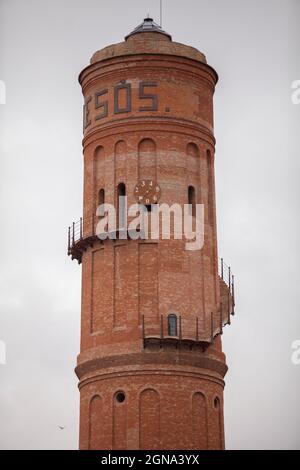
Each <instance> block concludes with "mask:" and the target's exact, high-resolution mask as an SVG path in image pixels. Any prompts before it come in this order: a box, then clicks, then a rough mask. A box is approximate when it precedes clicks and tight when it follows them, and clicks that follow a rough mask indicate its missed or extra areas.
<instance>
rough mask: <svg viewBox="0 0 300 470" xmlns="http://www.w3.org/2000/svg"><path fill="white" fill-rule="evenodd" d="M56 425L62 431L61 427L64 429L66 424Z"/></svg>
mask: <svg viewBox="0 0 300 470" xmlns="http://www.w3.org/2000/svg"><path fill="white" fill-rule="evenodd" d="M58 427H59V429H60V430H61V431H62V430H63V429H65V427H66V426H65V424H64V425H63V426H58Z"/></svg>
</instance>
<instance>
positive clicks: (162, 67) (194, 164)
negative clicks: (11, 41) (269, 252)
mask: <svg viewBox="0 0 300 470" xmlns="http://www.w3.org/2000/svg"><path fill="white" fill-rule="evenodd" d="M216 81H217V75H216V73H215V72H214V70H213V69H212V68H211V67H209V66H208V65H207V64H206V60H205V57H204V56H203V54H201V53H200V52H199V51H196V50H195V49H193V48H189V47H188V46H184V45H181V44H178V43H173V42H171V41H169V39H168V38H167V37H164V36H162V35H160V34H156V33H153V34H150V33H143V34H138V35H135V36H132V37H130V38H129V39H128V40H127V41H126V42H124V43H121V44H118V45H114V46H109V47H108V48H105V49H104V50H103V51H98V52H97V53H96V54H94V56H93V58H92V61H91V65H90V66H89V67H87V68H86V69H84V70H83V72H82V73H81V74H80V83H81V85H82V89H83V94H84V97H85V100H86V114H85V124H86V127H85V132H84V139H83V147H84V214H83V218H84V235H85V236H88V235H89V234H90V232H91V230H92V220H93V214H95V210H96V207H97V204H98V193H99V190H100V189H102V188H103V189H104V190H105V202H108V203H113V204H116V202H117V201H116V199H117V192H116V188H117V186H118V184H119V183H121V182H122V183H124V184H125V185H126V194H127V196H128V204H129V205H130V204H132V203H135V202H136V201H135V199H134V196H133V191H134V187H135V184H136V183H137V181H138V180H139V179H141V178H153V179H156V180H157V181H158V183H159V185H160V187H161V191H162V193H161V194H162V196H161V201H160V202H164V203H167V204H170V205H172V204H173V203H179V204H180V205H183V204H186V203H187V202H188V192H187V191H188V187H189V186H191V185H192V186H194V187H195V190H196V202H198V203H202V204H204V205H205V245H204V248H203V249H202V250H199V251H187V250H185V245H184V244H185V242H184V241H182V240H173V239H171V240H162V239H161V238H160V239H159V240H157V241H153V240H147V241H141V240H140V241H139V240H136V241H133V240H117V241H111V240H106V241H105V242H104V243H100V242H99V243H95V244H94V246H93V247H89V248H88V249H87V250H86V251H85V253H84V255H83V259H82V324H81V351H80V355H79V356H78V366H77V369H76V371H77V375H78V377H79V379H80V384H79V387H80V395H81V403H80V448H82V449H88V448H91V449H112V448H115V449H138V448H143V449H145V448H146V449H152V448H153V449H202V448H203V449H220V448H223V447H224V431H223V386H224V382H223V377H224V375H225V373H226V365H225V355H224V354H223V353H222V349H221V340H220V336H218V337H217V338H216V339H215V341H214V343H213V345H211V346H209V347H208V349H206V350H205V351H201V350H200V349H199V348H198V349H196V350H195V349H191V350H190V349H188V348H187V347H185V346H184V345H178V344H177V346H179V347H177V348H175V347H174V346H173V345H172V344H164V345H163V346H162V347H161V348H159V347H158V348H157V347H156V346H153V348H151V347H149V348H148V347H147V348H145V349H144V348H143V339H142V319H143V318H144V334H146V335H147V334H149V335H150V334H151V335H156V336H159V335H160V328H161V325H160V321H161V316H163V326H164V329H165V331H166V328H167V324H166V318H167V315H168V314H169V313H170V312H173V313H176V314H177V315H180V316H181V319H182V331H183V336H184V337H185V338H189V339H195V334H196V330H195V328H196V327H195V318H196V317H198V322H199V323H198V328H199V334H201V335H204V336H205V335H206V336H209V331H210V314H211V312H214V320H215V321H216V322H218V312H219V310H220V286H219V278H218V272H217V241H216V218H215V197H214V194H215V190H214V145H215V139H214V136H213V93H214V87H215V84H216ZM140 82H143V83H145V82H146V83H148V84H149V83H153V82H155V84H156V86H155V87H154V86H152V87H147V88H146V90H145V92H146V93H152V94H156V95H157V97H158V104H157V110H150V111H147V110H146V111H145V110H140V108H141V107H147V106H150V105H151V104H153V103H152V100H151V99H141V98H140V97H139V93H140V88H139V87H140ZM118 84H123V85H124V84H127V85H128V84H130V86H131V109H130V110H129V111H128V112H124V113H115V112H114V110H115V103H114V93H115V92H114V87H115V86H116V85H118ZM106 100H108V103H107V105H106V104H105V105H103V102H105V101H106ZM126 104H127V102H126V97H125V92H124V90H121V92H120V94H119V106H120V107H121V108H124V107H125V106H126ZM101 114H104V117H102V118H99V116H100V115H101ZM106 114H107V115H106ZM118 391H122V392H123V393H124V394H125V400H124V401H123V402H122V403H119V402H118V401H117V400H116V397H115V395H116V393H117V392H118Z"/></svg>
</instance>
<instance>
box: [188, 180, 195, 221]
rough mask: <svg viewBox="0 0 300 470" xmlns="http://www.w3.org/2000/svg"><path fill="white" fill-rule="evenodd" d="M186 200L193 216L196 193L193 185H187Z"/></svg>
mask: <svg viewBox="0 0 300 470" xmlns="http://www.w3.org/2000/svg"><path fill="white" fill-rule="evenodd" d="M188 202H189V205H190V208H189V210H190V215H192V216H193V217H195V216H196V193H195V188H194V186H189V187H188Z"/></svg>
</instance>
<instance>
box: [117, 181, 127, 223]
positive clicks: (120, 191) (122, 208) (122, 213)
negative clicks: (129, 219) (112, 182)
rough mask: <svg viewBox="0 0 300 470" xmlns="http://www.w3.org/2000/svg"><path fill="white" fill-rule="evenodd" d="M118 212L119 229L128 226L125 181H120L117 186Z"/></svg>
mask: <svg viewBox="0 0 300 470" xmlns="http://www.w3.org/2000/svg"><path fill="white" fill-rule="evenodd" d="M117 196H118V200H117V209H118V210H117V214H118V220H117V223H118V226H119V229H121V228H125V227H126V203H125V199H124V196H126V186H125V184H124V183H119V184H118V188H117Z"/></svg>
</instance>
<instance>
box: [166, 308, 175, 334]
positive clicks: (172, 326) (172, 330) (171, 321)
mask: <svg viewBox="0 0 300 470" xmlns="http://www.w3.org/2000/svg"><path fill="white" fill-rule="evenodd" d="M168 336H177V316H176V315H175V314H174V313H170V315H168Z"/></svg>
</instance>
